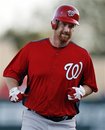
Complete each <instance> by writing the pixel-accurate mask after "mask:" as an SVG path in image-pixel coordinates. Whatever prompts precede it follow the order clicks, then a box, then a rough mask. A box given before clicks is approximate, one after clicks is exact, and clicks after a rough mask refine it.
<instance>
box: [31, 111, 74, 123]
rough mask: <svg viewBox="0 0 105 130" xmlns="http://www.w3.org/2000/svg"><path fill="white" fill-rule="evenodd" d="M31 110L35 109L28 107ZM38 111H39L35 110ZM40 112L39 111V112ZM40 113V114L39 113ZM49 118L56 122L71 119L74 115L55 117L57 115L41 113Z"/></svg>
mask: <svg viewBox="0 0 105 130" xmlns="http://www.w3.org/2000/svg"><path fill="white" fill-rule="evenodd" d="M28 110H29V111H33V110H31V109H28ZM35 113H37V112H35ZM37 114H39V113H37ZM39 115H40V114H39ZM40 116H42V117H44V118H46V119H48V120H52V121H55V122H59V121H63V120H70V119H72V118H73V117H74V116H60V117H55V116H45V115H40Z"/></svg>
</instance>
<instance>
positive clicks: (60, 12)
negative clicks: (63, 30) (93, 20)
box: [51, 5, 79, 29]
mask: <svg viewBox="0 0 105 130" xmlns="http://www.w3.org/2000/svg"><path fill="white" fill-rule="evenodd" d="M57 21H62V22H67V23H72V24H75V25H79V11H78V10H77V9H76V8H75V7H74V6H72V5H61V6H59V7H58V8H57V9H56V11H55V14H54V16H53V19H52V21H51V25H52V28H53V29H56V28H57Z"/></svg>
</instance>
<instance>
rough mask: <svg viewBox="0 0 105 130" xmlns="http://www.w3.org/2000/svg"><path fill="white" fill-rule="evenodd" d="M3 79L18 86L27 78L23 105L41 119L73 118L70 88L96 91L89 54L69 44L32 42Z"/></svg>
mask: <svg viewBox="0 0 105 130" xmlns="http://www.w3.org/2000/svg"><path fill="white" fill-rule="evenodd" d="M3 75H4V76H5V77H11V78H14V79H16V80H17V81H18V82H19V84H21V83H22V81H23V78H24V77H25V76H26V75H27V78H28V79H27V89H26V93H27V94H28V97H27V98H26V99H25V100H24V105H25V106H26V107H28V108H30V109H32V110H34V111H36V112H38V113H40V114H42V115H49V116H50V115H51V116H63V115H75V114H77V113H78V111H77V107H76V103H75V102H73V101H69V100H68V99H67V92H68V89H69V88H71V87H73V86H76V87H78V86H79V85H88V86H90V87H91V89H92V90H93V91H94V92H97V91H98V89H97V85H96V79H95V72H94V67H93V63H92V60H91V58H90V55H89V53H88V52H87V51H86V50H85V49H84V48H82V47H80V46H78V45H76V44H75V43H73V42H70V43H69V44H68V45H67V46H66V47H62V48H56V47H53V46H52V45H51V43H50V40H49V39H48V38H46V39H42V40H39V41H32V42H30V43H28V44H27V45H25V46H24V47H23V48H22V49H21V50H20V51H19V52H18V54H17V55H16V56H15V57H14V58H13V60H12V61H11V62H10V64H9V65H8V66H7V67H6V69H5V70H4V73H3ZM27 90H28V91H27Z"/></svg>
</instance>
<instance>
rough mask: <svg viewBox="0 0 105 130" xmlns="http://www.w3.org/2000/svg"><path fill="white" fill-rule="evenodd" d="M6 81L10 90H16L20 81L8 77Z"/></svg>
mask: <svg viewBox="0 0 105 130" xmlns="http://www.w3.org/2000/svg"><path fill="white" fill-rule="evenodd" d="M5 81H6V84H7V86H8V89H9V90H10V89H12V88H14V87H17V86H19V83H18V81H17V80H16V79H14V78H9V77H6V78H5Z"/></svg>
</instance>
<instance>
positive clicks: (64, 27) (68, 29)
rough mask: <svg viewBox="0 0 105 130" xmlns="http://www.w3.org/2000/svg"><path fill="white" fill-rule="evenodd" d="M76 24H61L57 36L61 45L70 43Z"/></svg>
mask: <svg viewBox="0 0 105 130" xmlns="http://www.w3.org/2000/svg"><path fill="white" fill-rule="evenodd" d="M73 28H74V24H70V23H65V22H61V21H60V22H59V23H58V28H57V30H56V35H57V36H58V38H59V40H60V41H61V43H66V42H68V41H70V39H71V36H72V32H73Z"/></svg>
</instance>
